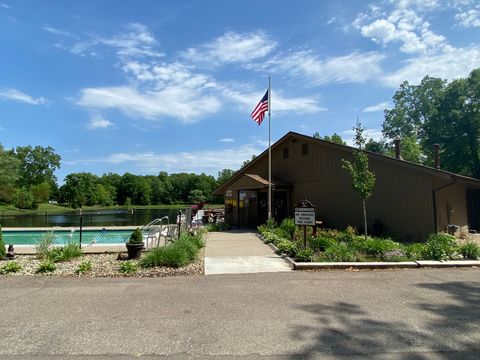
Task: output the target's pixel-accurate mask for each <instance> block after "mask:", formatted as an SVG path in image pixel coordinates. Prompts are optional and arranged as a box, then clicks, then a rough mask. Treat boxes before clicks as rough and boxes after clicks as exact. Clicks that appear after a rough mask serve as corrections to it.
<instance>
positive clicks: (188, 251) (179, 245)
mask: <svg viewBox="0 0 480 360" xmlns="http://www.w3.org/2000/svg"><path fill="white" fill-rule="evenodd" d="M201 247H203V241H202V240H201V238H199V236H198V235H197V236H192V235H187V234H185V235H182V236H181V237H180V239H178V240H177V241H175V242H174V243H172V244H170V245H167V246H165V247H158V248H154V249H152V250H149V251H148V252H147V253H146V254H145V256H144V257H143V258H142V259H141V260H140V266H141V267H143V268H150V267H155V266H168V267H173V268H179V267H182V266H186V265H188V264H189V263H191V262H192V261H194V260H196V259H197V256H198V251H199V250H200V248H201Z"/></svg>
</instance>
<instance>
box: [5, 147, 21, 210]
mask: <svg viewBox="0 0 480 360" xmlns="http://www.w3.org/2000/svg"><path fill="white" fill-rule="evenodd" d="M19 169H20V160H18V159H17V158H16V157H15V155H14V154H13V153H12V152H11V151H5V150H4V148H3V146H2V145H1V144H0V201H1V202H6V203H10V202H11V201H12V194H13V193H14V192H15V190H14V188H15V183H16V182H17V180H18V178H19Z"/></svg>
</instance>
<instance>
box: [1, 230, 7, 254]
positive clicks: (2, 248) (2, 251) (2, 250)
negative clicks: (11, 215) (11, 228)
mask: <svg viewBox="0 0 480 360" xmlns="http://www.w3.org/2000/svg"><path fill="white" fill-rule="evenodd" d="M6 253H7V250H6V249H5V243H4V242H3V234H2V227H1V226H0V260H1V259H3V257H4V256H5V254H6Z"/></svg>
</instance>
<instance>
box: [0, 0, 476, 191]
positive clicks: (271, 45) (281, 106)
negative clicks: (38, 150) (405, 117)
mask: <svg viewBox="0 0 480 360" xmlns="http://www.w3.org/2000/svg"><path fill="white" fill-rule="evenodd" d="M479 39H480V2H479V1H478V0H475V1H472V0H445V1H440V0H423V1H420V0H397V1H372V2H367V1H341V2H340V1H316V0H312V1H306V0H305V1H304V0H298V1H280V0H278V1H274V0H271V1H268V0H256V1H250V0H246V1H245V0H244V1H221V0H216V1H214V0H202V1H168V0H163V1H141V2H139V1H121V2H119V1H76V2H70V1H69V2H67V1H60V0H59V1H12V0H0V49H1V52H0V142H1V143H2V144H3V145H4V147H6V148H11V147H15V146H23V145H42V146H48V145H50V146H52V147H54V148H55V150H56V152H57V153H59V154H60V155H61V156H62V168H61V169H60V170H59V171H57V177H58V179H59V181H60V182H62V181H63V178H64V177H65V175H66V174H68V173H71V172H80V171H89V172H92V173H95V174H98V175H101V174H103V173H105V172H117V173H120V174H123V173H125V172H127V171H128V172H132V173H136V174H157V173H158V172H159V171H167V172H169V173H173V172H182V171H186V172H197V173H200V172H205V173H208V174H212V175H214V176H216V175H217V172H218V171H219V170H221V169H224V168H231V169H238V168H239V167H240V165H241V163H242V162H243V161H244V160H246V159H249V158H250V157H251V155H253V154H258V153H260V152H261V151H263V150H264V149H265V147H266V145H267V139H268V126H267V123H266V122H264V123H263V125H262V126H260V127H259V126H257V125H256V123H255V122H254V121H253V120H252V119H250V118H249V115H250V112H251V110H252V109H253V107H254V106H255V105H256V103H257V102H258V101H259V100H260V98H261V97H262V95H263V94H264V92H265V90H266V89H267V85H268V76H269V75H270V76H271V77H272V91H273V94H272V139H273V140H276V139H278V138H280V137H281V136H283V135H284V134H285V133H286V132H288V131H290V130H292V131H296V132H300V133H303V134H307V135H312V134H313V133H314V132H316V131H318V132H319V133H320V134H321V135H331V134H332V133H334V132H337V133H339V134H341V135H342V136H343V137H344V138H346V139H351V137H352V133H351V130H350V129H351V128H352V127H353V125H354V123H355V120H356V117H357V116H358V117H359V119H360V121H361V122H362V123H363V125H364V126H365V127H366V128H367V129H368V130H367V134H368V135H369V136H370V137H373V138H376V139H377V138H379V137H381V123H382V120H383V109H385V108H388V107H389V106H391V105H392V103H391V99H392V96H393V94H394V92H395V90H396V89H397V88H398V87H399V85H400V83H401V82H402V81H403V80H408V81H410V82H412V83H417V82H418V81H419V80H420V79H421V78H422V77H423V76H425V75H427V74H429V75H431V76H436V77H441V78H445V79H454V78H458V77H465V76H467V75H468V73H469V72H470V71H471V70H472V69H474V68H476V67H480V41H479Z"/></svg>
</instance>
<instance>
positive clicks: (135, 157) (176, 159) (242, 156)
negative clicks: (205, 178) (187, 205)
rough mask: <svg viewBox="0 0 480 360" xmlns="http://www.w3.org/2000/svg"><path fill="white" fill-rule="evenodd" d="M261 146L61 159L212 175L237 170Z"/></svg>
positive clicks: (142, 170)
mask: <svg viewBox="0 0 480 360" xmlns="http://www.w3.org/2000/svg"><path fill="white" fill-rule="evenodd" d="M263 150H265V149H264V148H260V147H258V146H256V145H252V144H247V145H243V146H240V147H235V148H229V149H222V151H221V153H219V151H218V150H203V151H197V152H179V153H170V154H159V153H156V152H153V151H152V152H142V153H114V154H111V155H109V156H107V157H104V158H101V159H87V160H73V161H72V160H70V161H68V160H67V161H64V163H65V164H66V165H78V164H90V163H104V164H117V165H118V164H127V163H133V164H134V165H135V166H136V167H137V169H138V172H140V173H145V174H148V173H149V174H151V173H155V172H159V171H167V172H169V173H172V172H198V173H200V172H206V173H211V174H216V173H217V172H218V171H220V170H222V169H239V168H240V166H241V165H242V163H243V162H244V161H245V160H248V159H251V158H252V155H258V154H260V153H261V152H262V151H263Z"/></svg>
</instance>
